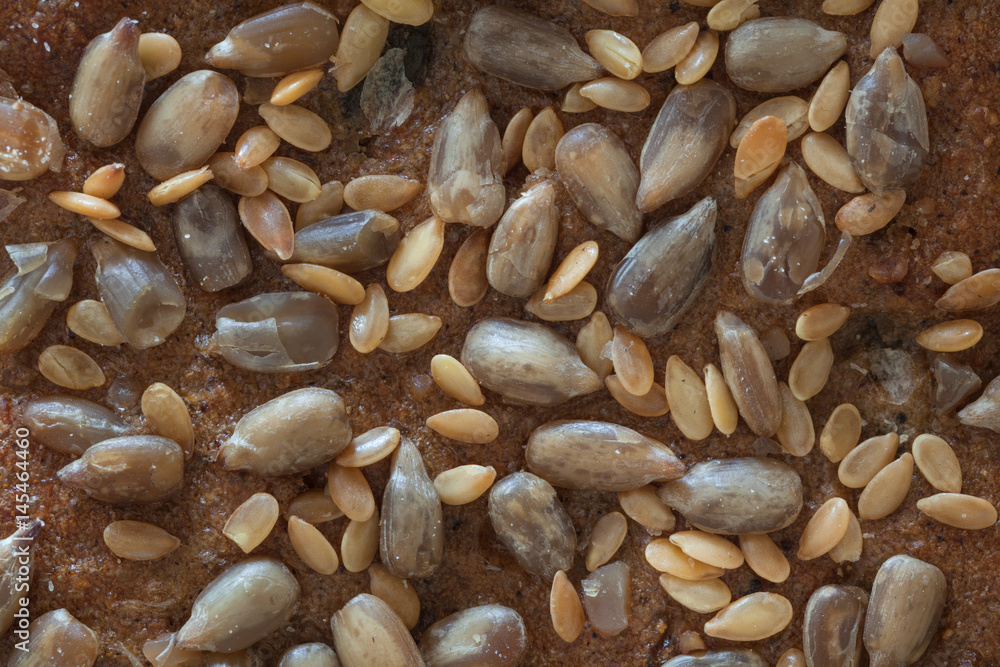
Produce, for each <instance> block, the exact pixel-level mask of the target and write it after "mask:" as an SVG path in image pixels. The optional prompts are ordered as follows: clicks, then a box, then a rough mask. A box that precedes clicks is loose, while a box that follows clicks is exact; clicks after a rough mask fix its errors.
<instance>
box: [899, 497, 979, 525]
mask: <svg viewBox="0 0 1000 667" xmlns="http://www.w3.org/2000/svg"><path fill="white" fill-rule="evenodd" d="M917 509H918V510H920V511H921V512H923V513H924V514H926V515H927V516H929V517H930V518H932V519H934V520H935V521H937V522H939V523H943V524H945V525H947V526H954V527H955V528H962V529H964V530H982V529H984V528H990V527H992V526H993V525H994V524H995V523H996V522H997V510H996V508H995V507H994V506H993V505H992V504H991V503H990V502H989V501H988V500H986V499H984V498H977V497H976V496H968V495H965V494H962V493H938V494H936V495H933V496H930V497H929V498H921V499H920V500H918V501H917Z"/></svg>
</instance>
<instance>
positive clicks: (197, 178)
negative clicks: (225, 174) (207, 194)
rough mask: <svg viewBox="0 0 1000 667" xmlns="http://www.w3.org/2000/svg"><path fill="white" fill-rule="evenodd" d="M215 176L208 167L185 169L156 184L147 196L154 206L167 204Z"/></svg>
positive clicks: (178, 199) (186, 194)
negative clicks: (192, 169)
mask: <svg viewBox="0 0 1000 667" xmlns="http://www.w3.org/2000/svg"><path fill="white" fill-rule="evenodd" d="M214 177H215V174H213V173H212V170H211V169H209V168H208V167H202V168H201V169H196V170H194V171H185V172H183V173H180V174H177V175H176V176H174V177H173V178H170V179H168V180H166V181H163V182H162V183H160V184H159V185H157V186H155V187H154V188H153V189H152V190H150V191H149V193H148V194H147V195H146V196H147V197H148V198H149V203H150V204H152V205H153V206H166V205H167V204H173V203H175V202H178V201H180V200H181V199H183V198H184V197H186V196H188V195H189V194H191V193H192V192H194V191H195V190H197V189H198V188H200V187H201V186H203V185H205V183H208V182H209V181H210V180H212V179H213V178H214Z"/></svg>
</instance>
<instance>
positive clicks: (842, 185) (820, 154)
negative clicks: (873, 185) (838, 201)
mask: <svg viewBox="0 0 1000 667" xmlns="http://www.w3.org/2000/svg"><path fill="white" fill-rule="evenodd" d="M801 147H802V159H803V160H805V162H806V165H807V166H808V167H809V169H811V170H812V172H813V173H814V174H816V175H817V176H819V177H820V178H821V179H822V180H824V181H825V182H826V183H827V184H829V185H832V186H833V187H835V188H837V189H838V190H843V191H844V192H864V191H865V186H864V184H863V183H862V182H861V179H860V178H859V177H858V173H857V172H856V171H855V170H854V166H853V165H852V164H851V157H850V156H849V155H848V154H847V149H846V148H844V147H843V146H842V145H840V142H839V141H837V140H836V139H834V138H833V137H831V136H830V135H829V134H826V133H825V132H812V133H810V134H807V135H806V136H804V137H802V145H801Z"/></svg>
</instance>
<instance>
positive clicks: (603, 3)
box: [583, 0, 639, 16]
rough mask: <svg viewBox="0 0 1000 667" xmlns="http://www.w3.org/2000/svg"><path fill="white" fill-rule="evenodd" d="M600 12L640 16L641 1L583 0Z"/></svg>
mask: <svg viewBox="0 0 1000 667" xmlns="http://www.w3.org/2000/svg"><path fill="white" fill-rule="evenodd" d="M583 1H584V2H585V3H586V4H588V5H590V6H591V7H593V8H594V9H596V10H597V11H599V12H604V13H605V14H607V15H608V16H638V15H639V3H638V2H637V0H583Z"/></svg>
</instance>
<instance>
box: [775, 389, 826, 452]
mask: <svg viewBox="0 0 1000 667" xmlns="http://www.w3.org/2000/svg"><path fill="white" fill-rule="evenodd" d="M778 392H779V393H780V394H781V423H780V424H779V425H778V432H777V433H776V434H775V437H776V438H777V439H778V442H779V443H780V444H781V448H782V449H784V450H785V451H786V452H788V453H789V454H791V455H792V456H805V455H807V454H808V453H809V452H811V451H812V448H813V444H815V442H816V429H815V428H814V427H813V421H812V415H810V414H809V406H807V405H806V404H805V403H803V402H802V401H800V400H799V399H797V398H795V396H794V395H792V390H791V389H789V388H788V385H787V384H785V383H784V382H779V383H778Z"/></svg>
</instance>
